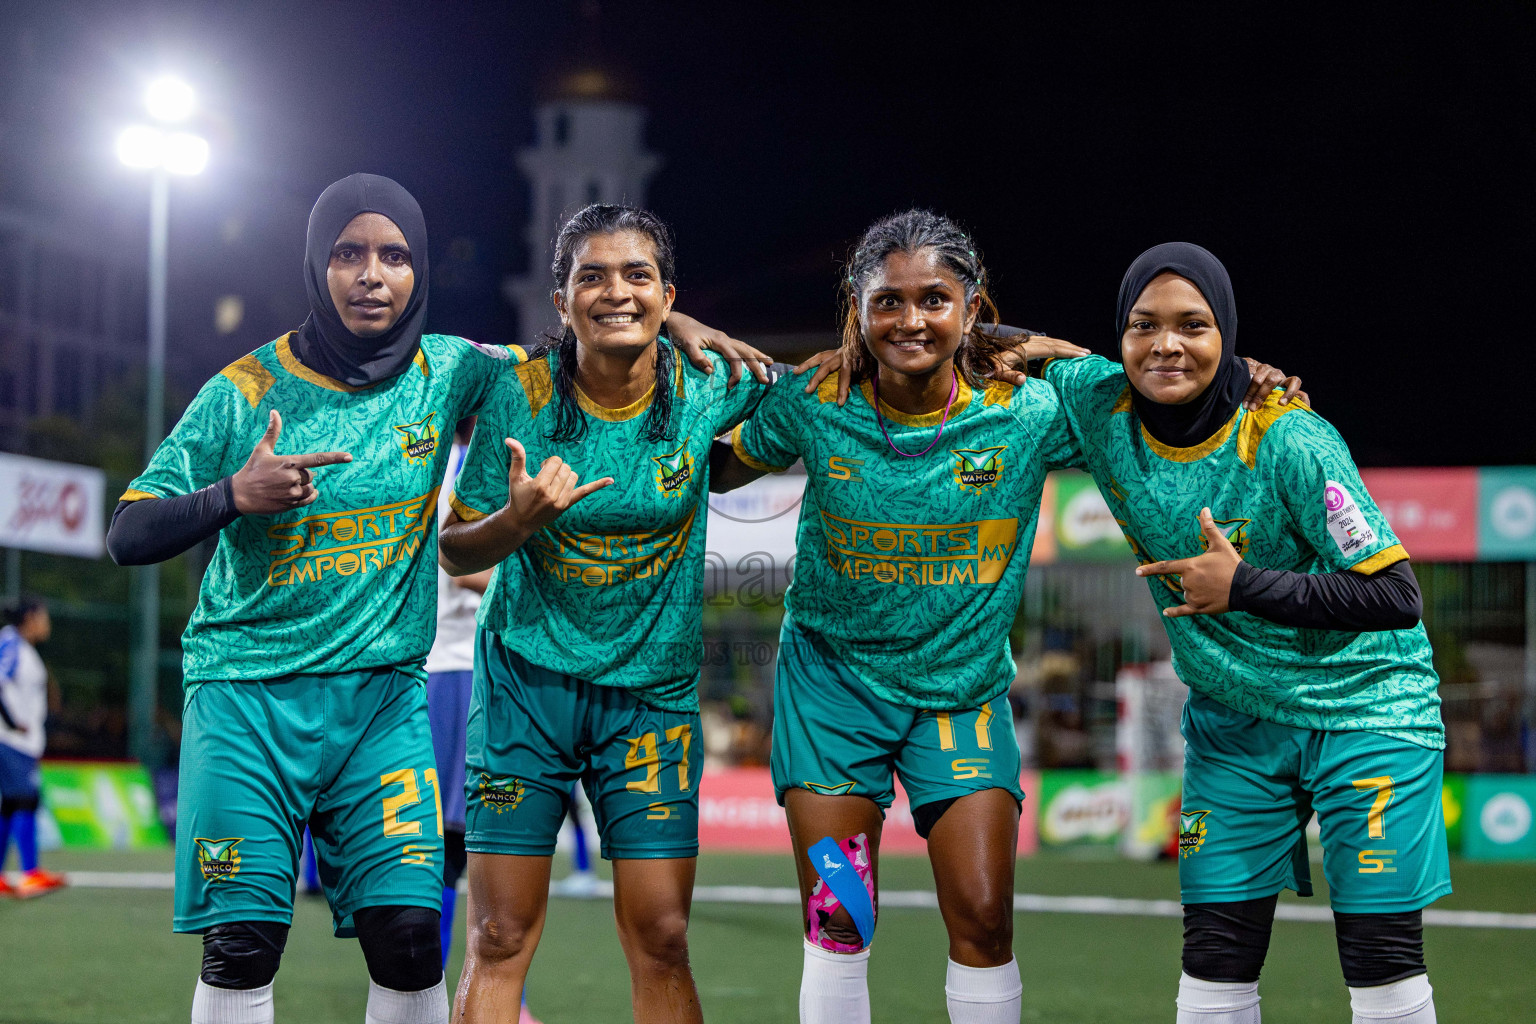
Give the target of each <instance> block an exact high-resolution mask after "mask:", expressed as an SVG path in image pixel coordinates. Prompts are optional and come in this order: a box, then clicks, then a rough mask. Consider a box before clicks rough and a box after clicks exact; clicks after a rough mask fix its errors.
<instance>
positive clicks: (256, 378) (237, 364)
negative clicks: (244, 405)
mask: <svg viewBox="0 0 1536 1024" xmlns="http://www.w3.org/2000/svg"><path fill="white" fill-rule="evenodd" d="M219 375H220V376H222V377H228V378H229V382H230V383H231V384H233V385H234V386H235V387H237V388H239V389H240V393H241V394H242V395H244V396H245V400H246V401H247V402H250V403H251V408H252V409H254V408H256V407H257V406H258V405H260V404H261V400H262V398H263V397H264V396H265V395H266V393H267V390H268V389H269V388H271V387H272V384H273V383H274V382H275V381H276V380H277V378H276V377H273V376H272V371H271V370H269V369H267V368H266V367H265V366H262V365H261V360H260V359H257V358H256V356H255V355H254V354H252V355H246V356H241V357H240V358H239V359H236V360H235V361H234V362H232V363H230V364H229V365H228V366H226V367H224V369H222V370H220V371H219Z"/></svg>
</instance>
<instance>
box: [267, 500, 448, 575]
mask: <svg viewBox="0 0 1536 1024" xmlns="http://www.w3.org/2000/svg"><path fill="white" fill-rule="evenodd" d="M437 492H438V488H436V487H434V488H432V490H430V491H428V492H427V493H426V494H423V495H422V496H421V497H419V498H411V499H410V500H408V501H400V502H396V503H394V504H392V505H377V506H375V507H373V508H361V509H357V510H355V511H348V512H326V513H324V514H323V515H316V516H306V517H305V518H303V519H300V520H298V521H297V522H293V523H273V524H272V525H271V526H269V527H267V536H268V537H269V538H271V539H272V540H274V541H276V542H277V543H278V545H279V546H278V547H276V548H273V549H272V551H271V552H270V554H271V556H272V561H271V564H270V565H269V566H268V568H267V583H268V584H269V585H271V586H274V587H284V586H292V585H294V584H298V583H317V582H320V581H322V580H325V579H327V578H330V577H333V576H337V575H340V576H354V575H357V574H360V573H368V572H375V571H378V570H380V569H384V568H386V567H388V566H391V565H394V564H395V563H396V562H399V561H401V560H409V559H411V558H412V557H413V556H414V555H415V554H416V552H417V551H418V550H419V549H420V548H421V544H422V540H423V538H425V536H426V532H427V526H428V524H430V523H431V522H432V521H433V517H434V516H435V515H436V514H437Z"/></svg>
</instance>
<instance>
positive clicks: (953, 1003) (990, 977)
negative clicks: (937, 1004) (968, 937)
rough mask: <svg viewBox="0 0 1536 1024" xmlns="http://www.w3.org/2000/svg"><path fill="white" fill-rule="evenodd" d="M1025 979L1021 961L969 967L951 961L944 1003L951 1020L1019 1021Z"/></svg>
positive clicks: (965, 1023) (971, 1023) (979, 1023)
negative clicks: (1020, 968) (1020, 970)
mask: <svg viewBox="0 0 1536 1024" xmlns="http://www.w3.org/2000/svg"><path fill="white" fill-rule="evenodd" d="M1023 1000H1024V983H1023V982H1022V981H1020V980H1019V962H1018V961H1017V960H1009V961H1008V962H1007V963H1005V964H1003V965H1002V966H1001V967H966V966H965V965H964V964H957V963H955V962H954V961H953V960H951V961H949V968H948V970H947V972H946V973H945V975H944V1005H945V1006H947V1007H949V1020H950V1024H1019V1011H1020V1005H1021V1004H1022V1003H1023Z"/></svg>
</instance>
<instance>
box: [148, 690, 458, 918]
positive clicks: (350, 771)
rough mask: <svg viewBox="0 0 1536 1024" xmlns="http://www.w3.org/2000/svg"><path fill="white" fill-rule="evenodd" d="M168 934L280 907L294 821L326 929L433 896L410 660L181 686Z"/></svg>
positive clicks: (429, 822)
mask: <svg viewBox="0 0 1536 1024" xmlns="http://www.w3.org/2000/svg"><path fill="white" fill-rule="evenodd" d="M180 780H181V781H180V787H179V791H178V793H177V815H176V900H175V903H176V911H175V929H176V931H178V932H201V931H206V930H207V929H208V928H210V927H212V926H213V925H216V924H226V923H230V922H234V921H277V922H281V923H283V924H288V923H290V922H291V921H292V919H293V892H294V884H295V882H296V881H297V879H298V869H299V856H300V853H301V851H302V849H303V845H304V826H305V825H306V824H307V825H308V826H309V828H310V831H311V832H312V833H313V834H314V839H315V854H316V857H317V859H318V861H319V867H320V882H321V885H322V886H323V887H324V889H325V895H326V898H327V899H328V900H329V901H330V905H331V914H332V916H333V917H334V919H335V927H336V934H337V935H342V936H346V935H351V934H353V929H352V921H351V918H352V914H353V913H354V912H355V911H357V910H360V909H362V908H363V907H373V906H399V905H403V906H415V907H428V908H430V909H432V910H440V909H441V908H442V899H443V883H442V878H443V813H442V810H441V806H440V802H441V794H440V793H439V789H438V781H437V768H436V762H435V761H434V760H433V757H432V734H431V731H430V729H429V727H428V724H427V697H426V680H425V676H424V675H423V674H422V673H421V671H420V669H419V666H413V667H412V668H411V669H405V668H399V667H396V668H380V669H373V670H370V671H362V672H344V673H337V674H331V675H291V676H283V677H280V678H277V679H269V680H261V681H243V680H242V681H219V682H205V683H197V684H193V685H192V686H191V687H190V688H189V689H188V691H187V696H186V706H185V710H184V712H183V715H182V740H181V773H180Z"/></svg>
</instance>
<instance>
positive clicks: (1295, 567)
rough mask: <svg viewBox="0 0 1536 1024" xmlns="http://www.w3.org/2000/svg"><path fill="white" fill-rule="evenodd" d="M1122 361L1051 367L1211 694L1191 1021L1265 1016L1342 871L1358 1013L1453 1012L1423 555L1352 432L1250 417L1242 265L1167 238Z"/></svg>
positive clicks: (1190, 917)
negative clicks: (1444, 958)
mask: <svg viewBox="0 0 1536 1024" xmlns="http://www.w3.org/2000/svg"><path fill="white" fill-rule="evenodd" d="M1115 328H1116V332H1117V334H1119V336H1120V339H1121V341H1120V352H1121V358H1122V361H1123V366H1122V365H1117V364H1114V363H1111V362H1108V361H1107V360H1104V359H1100V358H1096V357H1090V358H1086V359H1068V360H1055V361H1052V362H1049V363H1048V364H1046V366H1045V371H1044V376H1045V379H1046V380H1047V381H1049V382H1050V383H1051V384H1053V385H1054V386H1055V387H1056V389H1057V390H1058V392H1059V393H1060V395H1061V400H1062V403H1063V405H1064V406H1065V408H1066V411H1067V415H1068V418H1069V419H1070V421H1071V424H1072V428H1073V433H1074V434H1075V435H1076V436H1077V437H1078V439H1079V440H1080V441H1081V444H1082V448H1083V452H1084V458H1085V461H1086V464H1087V468H1088V469H1089V471H1090V472H1091V473H1092V474H1093V476H1094V479H1095V480H1096V481H1097V483H1098V485H1099V489H1100V491H1101V492H1102V493H1103V495H1104V498H1105V500H1106V501H1107V502H1108V503H1109V506H1110V508H1111V510H1112V511H1113V512H1114V515H1115V518H1116V519H1117V520H1118V521H1119V522H1120V524H1121V526H1122V529H1123V530H1124V531H1125V535H1126V537H1127V539H1128V540H1129V541H1130V544H1131V547H1132V549H1133V551H1134V552H1135V553H1136V555H1137V557H1138V559H1139V560H1140V561H1141V562H1142V563H1143V564H1142V565H1141V566H1140V567H1139V568H1138V569H1137V573H1138V575H1141V576H1144V577H1146V578H1147V581H1148V584H1149V586H1150V587H1151V590H1152V595H1153V598H1154V600H1155V601H1156V602H1157V603H1158V605H1159V606H1161V607H1162V609H1163V614H1164V616H1165V624H1166V626H1167V630H1168V636H1169V640H1170V642H1171V644H1172V647H1173V659H1174V667H1175V668H1176V670H1177V671H1178V673H1179V677H1180V678H1181V679H1183V680H1184V682H1185V683H1186V684H1188V685H1189V687H1190V696H1189V700H1188V702H1187V704H1186V706H1185V711H1184V724H1183V733H1184V737H1185V741H1186V746H1185V762H1184V792H1183V797H1182V807H1181V812H1180V814H1181V826H1180V837H1179V851H1180V860H1179V873H1180V885H1181V888H1182V891H1183V892H1182V894H1183V902H1184V905H1185V906H1184V954H1183V967H1184V970H1183V974H1182V975H1181V977H1180V982H1179V996H1178V1020H1179V1022H1180V1024H1254V1022H1257V1021H1258V1020H1259V1009H1258V1003H1259V996H1258V980H1259V973H1260V969H1261V968H1262V966H1263V962H1264V956H1265V952H1266V950H1267V949H1268V945H1269V937H1270V928H1271V924H1272V922H1273V919H1274V912H1275V900H1276V896H1277V894H1278V893H1279V891H1280V890H1281V889H1282V888H1291V889H1294V890H1296V891H1297V892H1299V893H1302V894H1304V895H1305V894H1308V893H1310V891H1311V882H1310V874H1309V870H1308V866H1307V854H1306V839H1305V828H1306V825H1307V822H1308V820H1309V819H1310V818H1311V816H1312V814H1313V812H1314V811H1315V812H1316V813H1317V816H1318V819H1319V823H1320V825H1321V827H1322V845H1323V870H1324V874H1325V875H1326V877H1327V880H1328V885H1329V891H1330V899H1331V902H1332V905H1333V910H1334V919H1335V925H1336V930H1337V938H1338V949H1339V959H1340V962H1341V964H1342V966H1343V973H1344V979H1345V982H1346V983H1347V984H1348V986H1349V990H1350V1001H1351V1005H1352V1007H1353V1010H1354V1020H1355V1022H1356V1024H1364V1022H1375V1021H1396V1022H1411V1024H1426V1022H1432V1021H1433V1020H1434V1019H1435V1010H1434V1001H1433V996H1432V993H1431V990H1430V986H1429V982H1428V978H1427V974H1426V970H1425V966H1424V952H1423V938H1422V934H1423V932H1422V929H1423V923H1422V908H1423V907H1424V906H1426V905H1427V904H1429V903H1431V902H1433V901H1434V900H1435V899H1437V898H1439V897H1440V896H1442V895H1444V894H1446V893H1448V892H1450V889H1451V886H1450V875H1449V868H1448V864H1447V856H1446V840H1445V825H1444V821H1443V816H1442V811H1441V796H1440V793H1441V770H1442V765H1441V753H1442V751H1443V749H1444V746H1445V739H1444V728H1443V726H1442V724H1441V721H1440V712H1439V706H1440V700H1439V697H1438V695H1437V693H1436V688H1437V685H1438V682H1437V679H1436V676H1435V672H1434V668H1433V667H1432V664H1431V650H1430V646H1429V642H1428V639H1427V638H1426V636H1425V633H1424V627H1423V626H1422V625H1421V624H1420V623H1419V614H1420V597H1419V591H1418V585H1417V583H1416V581H1415V580H1414V577H1413V572H1412V570H1411V569H1410V568H1409V567H1408V561H1407V559H1408V554H1407V552H1406V551H1404V550H1403V548H1402V546H1401V545H1400V544H1399V543H1398V541H1397V538H1396V537H1395V536H1394V535H1393V533H1392V530H1391V528H1390V527H1389V526H1388V525H1387V522H1386V520H1385V519H1384V518H1383V517H1382V515H1381V513H1380V511H1379V510H1378V509H1377V508H1376V505H1375V503H1374V502H1372V500H1371V497H1370V495H1369V494H1368V493H1366V490H1365V487H1364V485H1363V484H1362V483H1361V482H1360V476H1359V473H1358V471H1357V470H1356V468H1355V465H1354V462H1353V460H1352V459H1351V457H1350V454H1349V449H1348V448H1347V447H1346V446H1345V444H1344V442H1343V440H1342V439H1341V438H1340V437H1339V435H1338V433H1337V432H1336V431H1335V430H1334V429H1333V428H1332V427H1331V426H1330V425H1329V424H1328V423H1327V422H1326V421H1325V420H1323V419H1322V418H1321V417H1319V416H1318V415H1317V414H1316V413H1314V412H1313V411H1312V410H1311V409H1310V408H1308V407H1307V406H1306V405H1305V404H1304V403H1293V404H1285V403H1283V402H1282V396H1280V395H1277V394H1276V395H1271V396H1270V397H1269V399H1268V400H1267V401H1265V402H1264V404H1263V405H1262V406H1261V407H1260V408H1259V409H1258V410H1256V411H1253V410H1248V409H1245V408H1242V407H1241V405H1240V402H1241V398H1242V395H1243V392H1244V389H1245V388H1246V387H1247V384H1248V381H1247V371H1246V369H1245V368H1244V367H1243V366H1242V364H1241V362H1240V361H1238V360H1236V359H1235V358H1234V357H1233V355H1232V353H1233V347H1234V344H1235V341H1236V335H1237V313H1236V304H1235V302H1234V299H1233V295H1232V286H1231V282H1230V280H1229V279H1228V276H1227V272H1226V270H1225V268H1224V267H1223V266H1222V265H1221V263H1220V262H1219V261H1218V260H1217V259H1216V258H1215V257H1214V256H1212V255H1211V254H1210V253H1209V252H1207V251H1206V250H1204V249H1202V248H1200V247H1199V246H1195V245H1189V244H1187V243H1168V244H1165V245H1160V246H1156V247H1154V248H1153V249H1150V250H1148V251H1147V252H1146V253H1143V254H1142V256H1141V257H1139V258H1138V259H1137V260H1136V261H1135V262H1134V263H1133V264H1132V265H1131V267H1130V269H1129V270H1128V271H1127V272H1126V275H1125V278H1124V280H1123V281H1122V283H1121V287H1120V297H1119V308H1118V310H1117V313H1116V323H1115Z"/></svg>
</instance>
